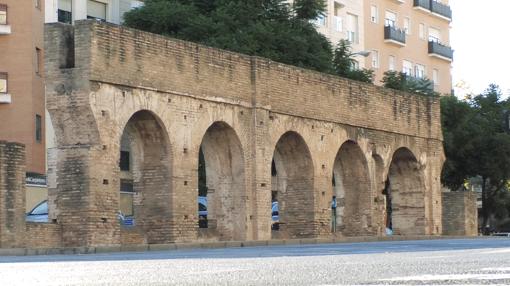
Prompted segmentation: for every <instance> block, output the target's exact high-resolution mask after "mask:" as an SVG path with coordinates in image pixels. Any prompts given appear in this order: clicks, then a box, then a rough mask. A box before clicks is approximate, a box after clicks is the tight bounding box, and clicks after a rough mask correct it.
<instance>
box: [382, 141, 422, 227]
mask: <svg viewBox="0 0 510 286" xmlns="http://www.w3.org/2000/svg"><path fill="white" fill-rule="evenodd" d="M425 191H426V188H425V180H424V174H423V170H422V168H421V166H420V164H419V162H418V160H417V159H416V157H415V155H414V154H413V153H412V152H411V150H409V149H408V148H405V147H402V148H399V149H397V150H396V151H395V152H394V153H393V157H392V160H391V164H390V167H389V171H388V179H387V182H386V185H385V193H386V197H387V204H388V208H387V217H388V220H387V221H388V223H387V226H388V228H390V229H392V230H393V233H395V234H400V235H421V234H425V229H426V218H425Z"/></svg>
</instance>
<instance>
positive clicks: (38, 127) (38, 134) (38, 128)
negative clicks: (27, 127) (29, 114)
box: [35, 114, 42, 143]
mask: <svg viewBox="0 0 510 286" xmlns="http://www.w3.org/2000/svg"><path fill="white" fill-rule="evenodd" d="M35 141H37V143H41V141H42V117H41V115H39V114H36V115H35Z"/></svg>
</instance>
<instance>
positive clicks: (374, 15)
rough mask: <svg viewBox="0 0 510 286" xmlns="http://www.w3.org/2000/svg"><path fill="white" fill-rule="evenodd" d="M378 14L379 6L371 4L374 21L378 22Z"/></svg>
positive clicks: (371, 19) (371, 18) (371, 16)
mask: <svg viewBox="0 0 510 286" xmlns="http://www.w3.org/2000/svg"><path fill="white" fill-rule="evenodd" d="M378 16H379V15H378V11H377V6H374V5H372V6H370V21H372V23H377V21H378V18H379V17H378Z"/></svg>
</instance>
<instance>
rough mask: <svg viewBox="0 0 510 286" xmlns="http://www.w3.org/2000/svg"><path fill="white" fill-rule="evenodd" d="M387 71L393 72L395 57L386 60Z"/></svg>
mask: <svg viewBox="0 0 510 286" xmlns="http://www.w3.org/2000/svg"><path fill="white" fill-rule="evenodd" d="M388 70H390V71H394V70H395V56H389V58H388Z"/></svg>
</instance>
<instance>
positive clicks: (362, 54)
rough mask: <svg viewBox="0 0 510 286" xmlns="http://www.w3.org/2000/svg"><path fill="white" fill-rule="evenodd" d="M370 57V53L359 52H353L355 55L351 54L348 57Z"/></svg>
mask: <svg viewBox="0 0 510 286" xmlns="http://www.w3.org/2000/svg"><path fill="white" fill-rule="evenodd" d="M369 55H370V51H359V52H355V53H352V54H350V55H349V57H353V56H362V57H365V58H366V57H368V56H369Z"/></svg>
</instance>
